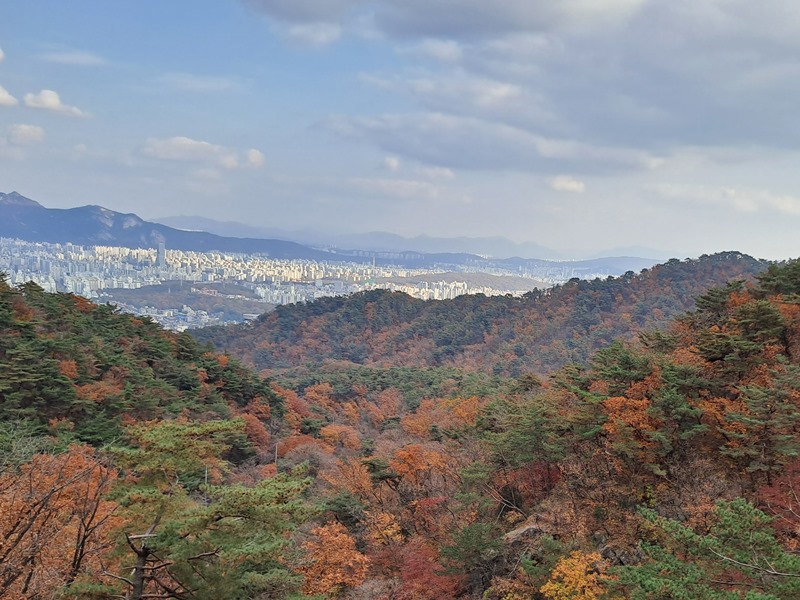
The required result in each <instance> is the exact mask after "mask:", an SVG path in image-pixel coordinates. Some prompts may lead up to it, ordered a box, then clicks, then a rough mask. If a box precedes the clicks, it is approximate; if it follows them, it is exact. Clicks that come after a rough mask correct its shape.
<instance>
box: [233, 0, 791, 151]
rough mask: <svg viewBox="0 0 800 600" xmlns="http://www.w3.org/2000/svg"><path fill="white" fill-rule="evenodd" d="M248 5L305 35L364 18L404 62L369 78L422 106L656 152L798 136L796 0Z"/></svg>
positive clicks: (259, 1)
mask: <svg viewBox="0 0 800 600" xmlns="http://www.w3.org/2000/svg"><path fill="white" fill-rule="evenodd" d="M242 1H245V2H246V3H247V4H248V5H250V6H251V7H253V8H254V9H256V10H258V11H259V12H261V13H262V14H264V15H266V16H267V18H269V19H270V20H271V21H272V22H273V23H275V24H277V26H279V27H297V28H300V29H298V30H297V31H302V28H303V27H306V26H308V27H312V28H313V27H316V26H318V25H319V24H325V25H326V26H328V27H333V28H334V29H332V31H333V30H335V31H337V32H339V33H340V35H341V36H342V37H345V36H348V35H351V36H357V35H361V32H360V29H361V26H362V25H363V23H364V22H367V21H368V22H369V23H370V26H371V27H372V29H373V30H374V31H375V32H376V37H375V39H377V40H382V41H383V42H384V43H386V42H388V43H390V44H395V45H396V46H397V48H396V49H397V52H398V55H399V57H400V59H401V60H403V61H405V62H406V66H405V67H402V66H401V69H400V70H398V71H396V72H394V73H388V74H387V72H385V71H384V72H382V73H380V75H379V76H375V75H374V74H368V75H367V76H365V77H363V78H362V81H367V82H369V83H370V84H372V85H376V86H379V87H380V88H381V89H384V90H386V91H387V92H388V93H390V94H397V93H402V94H404V95H406V96H407V97H408V98H410V99H412V100H413V101H415V102H416V103H417V106H416V107H415V108H414V109H412V110H429V111H434V112H439V113H442V114H444V115H453V116H462V117H466V118H479V119H482V120H485V121H493V122H497V123H501V124H507V125H511V126H513V127H519V128H522V129H526V130H528V131H529V132H530V133H531V134H534V135H540V136H544V137H550V138H553V137H556V138H569V139H573V140H580V141H581V142H582V143H585V144H587V145H591V146H599V147H606V148H612V147H616V148H620V149H625V148H628V149H638V150H639V151H641V152H642V153H647V154H657V155H661V154H667V153H672V152H676V151H680V150H681V149H682V148H685V147H700V146H716V147H736V146H742V145H745V144H748V145H751V146H753V145H757V146H762V147H765V148H786V147H793V146H794V145H796V140H797V139H798V138H800V120H798V119H797V118H796V106H795V104H796V102H794V101H793V99H795V98H797V97H798V96H800V36H798V35H797V32H798V31H800V11H797V10H796V7H795V6H794V4H793V3H792V2H789V1H788V0H764V1H763V2H759V3H753V2H751V1H746V0H725V1H724V2H697V1H696V0H674V1H671V2H666V1H659V0H607V1H604V2H598V1H597V0H560V1H559V2H553V1H552V0H497V1H496V2H486V0H439V1H437V2H430V1H429V0H335V1H327V0H242ZM331 39H332V38H331Z"/></svg>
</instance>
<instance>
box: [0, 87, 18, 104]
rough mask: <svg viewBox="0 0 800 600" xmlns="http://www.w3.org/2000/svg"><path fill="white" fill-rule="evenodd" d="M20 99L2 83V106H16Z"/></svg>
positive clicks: (0, 92) (0, 99) (0, 98)
mask: <svg viewBox="0 0 800 600" xmlns="http://www.w3.org/2000/svg"><path fill="white" fill-rule="evenodd" d="M17 104H19V100H17V99H16V98H14V96H12V95H11V94H10V93H9V92H8V90H6V88H4V87H3V86H2V85H0V106H16V105H17Z"/></svg>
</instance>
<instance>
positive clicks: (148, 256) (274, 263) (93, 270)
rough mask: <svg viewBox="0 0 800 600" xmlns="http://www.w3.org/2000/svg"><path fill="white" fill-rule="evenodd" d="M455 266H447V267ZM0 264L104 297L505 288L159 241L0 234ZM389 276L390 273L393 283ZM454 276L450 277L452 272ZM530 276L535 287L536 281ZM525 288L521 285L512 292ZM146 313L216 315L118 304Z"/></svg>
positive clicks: (168, 321) (297, 296)
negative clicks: (187, 287) (185, 290)
mask: <svg viewBox="0 0 800 600" xmlns="http://www.w3.org/2000/svg"><path fill="white" fill-rule="evenodd" d="M452 270H453V268H452V267H449V271H452ZM0 271H3V272H5V273H6V274H7V275H8V278H9V281H10V283H12V284H21V283H25V282H27V281H34V282H35V283H37V284H38V285H40V286H41V287H42V288H44V289H45V290H46V291H49V292H56V291H58V292H71V293H75V294H78V295H80V296H84V297H86V298H91V299H102V297H103V295H104V293H103V290H107V289H118V288H123V289H137V288H140V287H143V286H149V285H158V284H161V283H163V282H166V281H180V282H187V283H188V282H220V283H229V284H230V283H234V284H236V285H238V286H242V287H244V288H247V289H248V290H249V291H250V292H252V293H253V294H255V295H256V296H257V297H258V298H259V299H260V300H261V301H262V302H264V303H265V304H272V305H281V304H294V303H298V302H308V301H311V300H314V299H316V298H320V297H323V296H337V295H346V294H351V293H354V292H359V291H364V290H371V289H377V288H382V289H390V290H395V291H401V292H405V293H407V294H409V295H411V296H413V297H416V298H421V299H424V300H446V299H451V298H455V297H456V296H460V295H462V294H477V293H480V294H485V295H489V296H491V295H500V294H507V293H510V292H509V290H508V289H495V288H492V287H488V286H485V285H484V286H476V285H471V284H468V283H467V282H466V281H444V280H443V281H430V279H431V277H428V280H429V281H426V282H413V281H400V282H398V280H403V279H412V278H414V277H419V276H420V275H430V274H432V273H433V274H436V273H444V272H445V269H440V270H437V269H409V268H403V267H392V266H376V265H374V264H364V263H354V262H330V263H328V262H315V261H311V260H278V259H273V258H269V257H268V256H263V255H246V254H231V253H222V252H188V251H181V250H172V249H169V248H166V247H165V246H164V245H163V244H159V247H158V248H144V249H142V248H139V249H131V248H121V247H113V246H78V245H75V244H48V243H34V242H25V241H21V240H16V239H8V238H0ZM562 271H563V270H559V271H558V272H555V273H553V272H549V273H543V272H537V273H530V272H528V271H526V272H524V273H521V272H507V271H498V270H493V274H496V275H515V276H516V277H525V278H531V279H533V278H534V277H535V278H536V285H538V286H540V287H541V284H542V280H543V279H544V280H545V281H548V280H551V281H548V282H549V283H558V282H559V281H564V280H566V279H567V278H568V277H567V275H572V274H568V273H565V272H562ZM386 279H393V280H394V281H392V282H388V281H385V280H386ZM451 279H452V278H451ZM534 285H535V284H534V283H533V282H532V284H531V288H533V287H534ZM513 293H515V294H520V293H523V292H521V291H517V292H513ZM121 308H123V309H124V310H131V311H134V312H138V313H139V314H147V315H148V316H151V317H153V318H154V319H156V320H158V321H160V322H162V323H163V324H165V325H166V326H168V327H170V328H172V329H184V328H186V327H199V326H204V325H210V324H214V323H215V322H218V321H215V319H214V317H212V316H210V315H208V314H206V313H205V312H204V311H196V310H192V309H191V308H190V307H188V306H183V307H175V308H174V309H171V310H157V309H155V308H152V307H129V306H121Z"/></svg>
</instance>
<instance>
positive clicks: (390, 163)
mask: <svg viewBox="0 0 800 600" xmlns="http://www.w3.org/2000/svg"><path fill="white" fill-rule="evenodd" d="M383 166H385V167H386V168H387V169H389V170H390V171H397V170H399V169H400V159H399V158H397V157H396V156H387V157H386V158H384V159H383Z"/></svg>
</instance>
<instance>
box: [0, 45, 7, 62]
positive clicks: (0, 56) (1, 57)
mask: <svg viewBox="0 0 800 600" xmlns="http://www.w3.org/2000/svg"><path fill="white" fill-rule="evenodd" d="M5 57H6V53H5V52H3V49H2V48H0V62H3V60H4V59H5Z"/></svg>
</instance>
